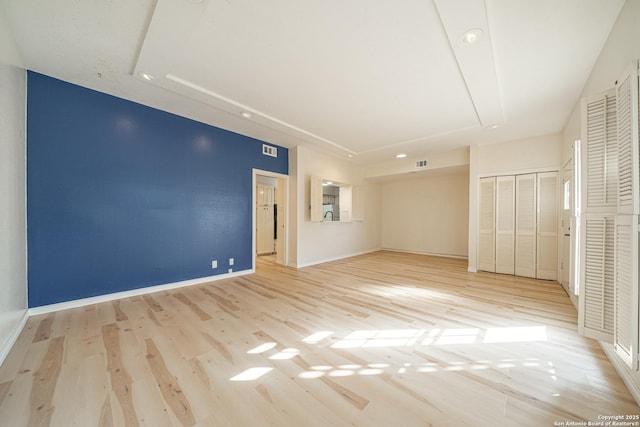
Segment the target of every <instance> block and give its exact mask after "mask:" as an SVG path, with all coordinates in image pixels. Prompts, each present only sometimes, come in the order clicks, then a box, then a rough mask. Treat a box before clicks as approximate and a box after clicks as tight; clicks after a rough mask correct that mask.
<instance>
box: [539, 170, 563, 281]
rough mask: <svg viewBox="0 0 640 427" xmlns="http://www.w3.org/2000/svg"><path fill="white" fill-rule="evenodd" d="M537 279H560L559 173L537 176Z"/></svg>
mask: <svg viewBox="0 0 640 427" xmlns="http://www.w3.org/2000/svg"><path fill="white" fill-rule="evenodd" d="M536 188H537V190H538V194H537V198H538V203H537V212H536V278H538V279H545V280H557V279H558V209H557V205H558V173H557V172H544V173H539V174H537V182H536Z"/></svg>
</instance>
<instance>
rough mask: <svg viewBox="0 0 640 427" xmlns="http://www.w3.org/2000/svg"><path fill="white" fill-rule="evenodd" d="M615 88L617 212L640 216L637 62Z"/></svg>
mask: <svg viewBox="0 0 640 427" xmlns="http://www.w3.org/2000/svg"><path fill="white" fill-rule="evenodd" d="M618 82H619V83H618V84H617V85H616V98H617V110H618V111H617V117H618V129H617V130H618V151H619V156H618V170H619V183H618V192H619V194H618V196H619V198H618V213H619V214H633V215H638V214H640V197H638V179H639V177H640V173H639V172H638V168H639V167H640V160H639V157H640V156H639V155H638V151H639V137H638V121H639V118H638V62H637V61H634V62H633V64H632V66H631V68H630V69H629V70H627V71H626V73H625V75H624V77H622V78H621V79H619V80H618Z"/></svg>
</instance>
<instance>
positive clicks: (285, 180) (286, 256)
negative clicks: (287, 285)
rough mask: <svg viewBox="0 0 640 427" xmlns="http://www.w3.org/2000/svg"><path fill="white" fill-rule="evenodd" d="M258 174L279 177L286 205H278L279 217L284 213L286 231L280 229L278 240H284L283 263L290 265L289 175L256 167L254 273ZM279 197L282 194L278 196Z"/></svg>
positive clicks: (281, 192) (278, 191) (279, 187)
mask: <svg viewBox="0 0 640 427" xmlns="http://www.w3.org/2000/svg"><path fill="white" fill-rule="evenodd" d="M258 175H261V176H268V177H271V178H277V179H278V188H277V193H278V194H282V200H284V206H282V207H280V206H278V217H279V218H281V215H284V233H283V232H282V231H283V230H278V240H279V241H280V240H281V241H282V247H283V252H284V257H283V264H282V265H284V266H285V267H286V266H287V265H289V244H288V242H289V175H284V174H281V173H276V172H270V171H265V170H262V169H255V168H254V169H253V179H252V188H251V212H252V213H251V218H252V219H251V271H252V272H254V273H255V271H256V234H257V233H256V185H257V183H258V178H257V177H258ZM280 184H284V185H283V186H281V185H280ZM281 187H282V188H281ZM279 198H280V196H278V199H279ZM276 200H277V199H276ZM283 234H284V236H283Z"/></svg>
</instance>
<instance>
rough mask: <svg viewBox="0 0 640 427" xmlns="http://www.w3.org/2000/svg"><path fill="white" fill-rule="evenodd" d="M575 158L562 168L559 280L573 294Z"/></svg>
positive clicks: (568, 292)
mask: <svg viewBox="0 0 640 427" xmlns="http://www.w3.org/2000/svg"><path fill="white" fill-rule="evenodd" d="M573 187H574V183H573V159H569V160H568V161H567V162H566V163H565V165H564V168H563V170H562V188H561V194H562V200H561V214H560V274H559V279H560V280H559V281H560V283H561V284H562V286H563V287H564V289H565V291H566V292H567V294H568V295H571V289H570V288H571V280H570V279H571V240H572V239H571V233H572V232H575V230H572V229H571V228H572V227H571V223H572V221H571V219H572V216H573V209H572V207H573V203H572V200H573V198H574V194H573Z"/></svg>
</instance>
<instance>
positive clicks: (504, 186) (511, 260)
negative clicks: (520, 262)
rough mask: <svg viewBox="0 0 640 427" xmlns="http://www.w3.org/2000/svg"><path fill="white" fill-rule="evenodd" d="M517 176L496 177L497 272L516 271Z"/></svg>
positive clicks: (511, 272)
mask: <svg viewBox="0 0 640 427" xmlns="http://www.w3.org/2000/svg"><path fill="white" fill-rule="evenodd" d="M515 202H516V179H515V176H513V175H510V176H499V177H497V178H496V273H503V274H514V273H515V212H514V208H515Z"/></svg>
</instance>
